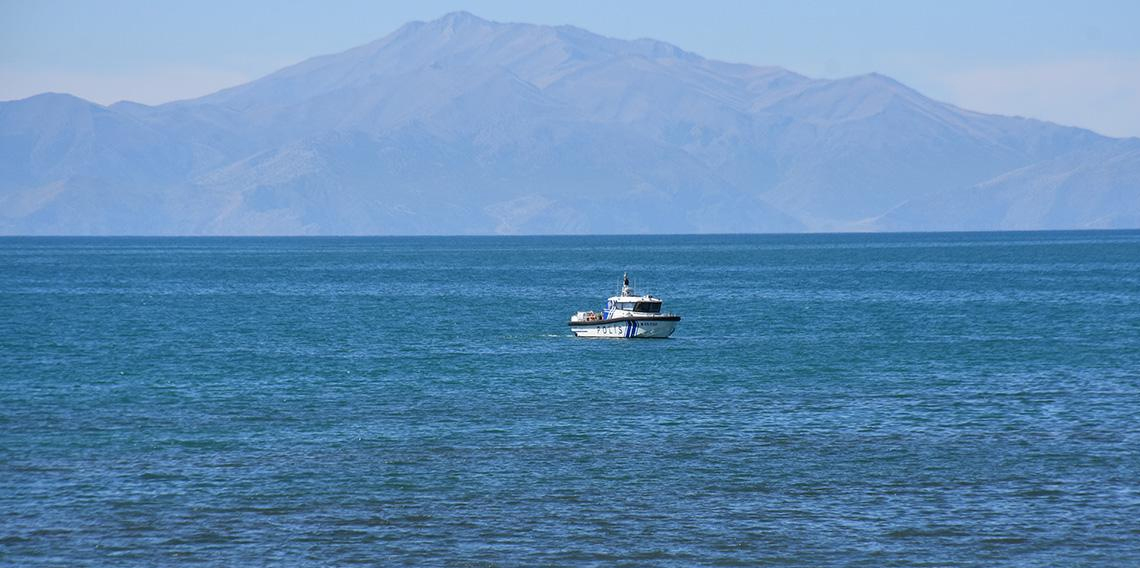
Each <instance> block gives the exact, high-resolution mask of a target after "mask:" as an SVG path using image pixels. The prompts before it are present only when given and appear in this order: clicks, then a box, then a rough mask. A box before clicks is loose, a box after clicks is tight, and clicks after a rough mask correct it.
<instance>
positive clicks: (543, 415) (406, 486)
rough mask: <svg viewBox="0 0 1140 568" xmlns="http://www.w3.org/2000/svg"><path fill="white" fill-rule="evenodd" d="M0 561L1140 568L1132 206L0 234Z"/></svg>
mask: <svg viewBox="0 0 1140 568" xmlns="http://www.w3.org/2000/svg"><path fill="white" fill-rule="evenodd" d="M624 271H628V272H629V273H630V276H631V277H632V278H633V280H634V284H635V285H636V286H637V289H638V291H639V292H651V293H654V294H656V295H658V296H661V297H662V298H664V299H665V306H666V308H667V309H669V310H672V311H675V312H677V313H679V314H681V315H682V317H683V321H682V322H681V324H680V327H679V328H678V331H677V333H676V334H675V335H674V337H673V338H671V339H668V340H640V341H639V340H590V339H575V338H573V337H572V336H571V335H570V333H569V330H568V328H567V326H566V320H567V318H568V316H569V315H570V314H571V313H572V312H573V311H576V310H580V309H592V308H598V307H600V306H601V304H602V302H603V301H604V299H605V297H606V296H609V295H611V294H612V293H614V292H615V291H616V288H617V286H618V283H619V279H620V277H621V274H622V272H624ZM0 563H2V564H7V565H19V566H38V565H59V566H78V565H114V566H165V565H171V564H183V563H186V564H189V563H206V564H212V565H229V566H241V565H251V564H252V565H263V564H272V565H283V566H298V565H305V566H308V565H330V564H337V565H339V564H350V563H364V564H371V565H454V566H643V565H649V566H757V565H800V566H868V567H885V566H949V565H954V566H979V567H981V566H986V567H991V566H1019V567H1020V566H1138V565H1140V232H1135V231H1133V232H1088V233H1084V232H1075V233H980V234H927V235H796V236H678V237H672V236H670V237H565V238H561V237H542V238H537V237H536V238H524V237H516V238H361V239H352V238H344V239H340V238H327V239H324V238H314V239H149V238H106V239H102V238H92V239H62V238H61V239H32V238H27V239H25V238H10V239H0Z"/></svg>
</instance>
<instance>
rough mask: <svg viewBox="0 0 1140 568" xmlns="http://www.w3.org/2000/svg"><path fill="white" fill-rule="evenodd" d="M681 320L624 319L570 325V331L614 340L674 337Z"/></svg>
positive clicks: (580, 335)
mask: <svg viewBox="0 0 1140 568" xmlns="http://www.w3.org/2000/svg"><path fill="white" fill-rule="evenodd" d="M679 321H680V318H677V319H672V318H670V319H666V318H649V319H633V318H622V319H619V320H616V321H612V322H606V321H602V322H594V323H575V322H571V323H570V330H571V331H573V332H574V335H575V336H577V337H608V338H613V339H634V338H638V339H641V338H646V339H649V338H657V339H664V338H666V337H669V336H670V335H673V331H674V330H675V329H677V323H678V322H679Z"/></svg>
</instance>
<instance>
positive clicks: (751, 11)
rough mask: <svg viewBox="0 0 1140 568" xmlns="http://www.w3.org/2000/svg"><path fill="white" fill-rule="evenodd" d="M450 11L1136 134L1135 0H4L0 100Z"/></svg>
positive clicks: (136, 90) (167, 93)
mask: <svg viewBox="0 0 1140 568" xmlns="http://www.w3.org/2000/svg"><path fill="white" fill-rule="evenodd" d="M454 10H467V11H470V12H472V13H474V14H476V15H478V16H480V17H483V18H487V19H492V20H499V21H517V22H531V23H539V24H572V25H576V26H579V27H583V28H586V29H589V30H591V31H594V32H597V33H601V34H604V35H609V36H614V37H619V38H627V39H632V38H639V37H651V38H655V39H660V40H664V41H668V42H670V43H673V44H676V45H678V46H680V47H682V48H684V49H686V50H689V51H694V52H697V53H699V54H701V55H704V56H706V57H711V58H715V59H723V60H728V61H736V62H744V63H752V64H758V65H780V66H783V67H786V68H788V69H791V70H793V71H797V72H799V73H803V74H805V75H809V76H813V77H829V78H830V77H842V76H846V75H855V74H860V73H868V72H872V71H877V72H879V73H883V74H885V75H889V76H892V77H894V78H896V79H898V80H900V81H902V82H904V83H907V84H909V85H911V86H913V87H915V88H917V89H918V90H920V91H922V92H924V93H925V94H927V95H929V96H931V97H934V98H936V99H939V100H943V101H947V102H950V103H954V104H956V105H959V106H962V107H965V108H970V109H974V110H981V111H987V112H996V113H1002V114H1017V115H1023V116H1031V117H1035V118H1042V119H1046V120H1051V121H1054V122H1058V123H1061V124H1069V125H1075V126H1083V127H1086V128H1091V129H1093V130H1097V131H1099V132H1102V133H1105V134H1111V135H1116V136H1140V32H1138V31H1137V29H1138V28H1140V1H1137V0H1131V1H1084V2H1049V1H1047V0H1044V1H1041V0H1038V1H1032V2H1030V1H1014V0H998V1H994V0H990V1H962V0H959V1H954V2H950V1H945V0H943V1H939V2H927V1H919V0H909V1H884V0H876V1H865V0H864V1H857V0H849V1H844V2H837V1H830V2H825V1H815V2H812V1H790V0H789V1H785V2H764V1H755V0H754V1H713V0H704V1H702V2H691V1H690V2H666V1H626V2H613V1H593V0H575V1H572V2H563V3H558V4H554V3H548V2H536V1H534V0H529V1H507V0H502V1H480V2H453V1H445V0H426V1H419V2H408V3H403V4H395V3H387V2H377V1H349V2H335V1H330V2H282V1H280V0H277V1H268V0H247V1H233V0H230V1H215V0H195V1H193V2H185V1H182V2H174V1H170V2H161V1H132V0H100V1H97V2H91V1H85V2H84V1H58V0H39V1H31V0H27V1H23V0H0V100H7V99H15V98H23V97H26V96H30V95H33V94H36V93H40V92H44V91H59V92H69V93H72V94H75V95H78V96H81V97H84V98H87V99H90V100H93V101H96V102H99V103H105V104H106V103H111V102H115V101H117V100H122V99H128V100H134V101H140V102H144V103H150V104H154V103H161V102H166V101H170V100H176V99H180V98H188V97H194V96H198V95H202V94H206V93H209V92H212V91H215V90H217V89H219V88H222V87H227V86H231V85H234V84H238V83H241V82H244V81H247V80H250V79H253V78H256V77H258V76H261V75H264V74H266V73H269V72H271V71H273V70H275V69H278V68H280V67H282V66H284V65H288V64H290V63H295V62H297V61H300V60H302V59H305V58H308V57H311V56H314V55H320V54H324V53H332V52H337V51H342V50H344V49H347V48H350V47H353V46H356V45H359V44H362V43H366V42H368V41H371V40H374V39H377V38H379V37H382V36H384V35H386V34H388V33H390V32H392V31H393V30H395V29H396V28H398V27H399V26H400V25H402V24H403V23H405V22H407V21H410V20H430V19H434V18H437V17H439V16H441V15H443V14H445V13H447V12H450V11H454Z"/></svg>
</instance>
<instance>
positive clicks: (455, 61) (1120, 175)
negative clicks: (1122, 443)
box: [0, 13, 1140, 234]
mask: <svg viewBox="0 0 1140 568" xmlns="http://www.w3.org/2000/svg"><path fill="white" fill-rule="evenodd" d="M0 148H2V152H0V168H2V171H3V175H0V233H6V234H431V233H448V234H464V233H495V232H500V233H635V232H636V233H641V232H668V233H688V232H769V231H780V232H783V231H803V230H811V231H830V230H932V229H1032V228H1083V227H1096V228H1111V227H1116V228H1121V227H1140V140H1137V139H1123V140H1122V139H1111V138H1106V137H1103V136H1099V135H1097V134H1095V133H1093V132H1089V131H1087V130H1082V129H1077V128H1067V127H1061V126H1057V125H1054V124H1050V123H1045V122H1040V121H1035V120H1026V119H1021V118H1010V117H1003V116H993V115H985V114H979V113H975V112H970V111H966V110H962V109H959V108H956V107H953V106H950V105H947V104H943V103H939V102H936V101H933V100H930V99H928V98H926V97H924V96H922V95H921V94H919V93H917V92H915V91H914V90H912V89H910V88H908V87H906V86H904V85H902V84H899V83H898V82H896V81H893V80H891V79H890V78H887V77H884V76H881V75H875V74H872V75H864V76H858V77H850V78H846V79H839V80H833V81H832V80H817V79H810V78H807V77H803V76H801V75H797V74H795V73H792V72H790V71H787V70H784V69H781V68H779V67H752V66H748V65H738V64H729V63H723V62H719V61H711V60H707V59H704V58H702V57H700V56H698V55H695V54H693V53H689V52H685V51H682V50H681V49H679V48H677V47H674V46H672V45H669V44H665V43H661V42H657V41H651V40H636V41H623V40H616V39H612V38H606V37H602V36H598V35H594V34H592V33H589V32H587V31H584V30H581V29H578V28H573V27H565V26H563V27H548V26H536V25H527V24H504V23H496V22H488V21H485V20H481V19H479V18H477V17H475V16H472V15H470V14H467V13H454V14H449V15H447V16H445V17H443V18H441V19H438V20H435V21H432V22H427V23H423V22H413V23H410V24H407V25H405V26H403V27H402V28H400V29H399V30H397V31H395V32H393V33H392V34H390V35H388V36H387V37H384V38H382V39H380V40H378V41H375V42H373V43H370V44H367V45H363V46H361V47H358V48H355V49H351V50H349V51H346V52H343V53H339V54H334V55H326V56H321V57H316V58H313V59H310V60H308V61H304V62H302V63H299V64H297V65H294V66H292V67H288V68H285V69H282V70H280V71H278V72H276V73H273V74H271V75H268V76H266V77H263V78H261V79H258V80H256V81H253V82H250V83H248V84H245V85H241V86H238V87H234V88H231V89H226V90H223V91H220V92H217V93H214V94H212V95H209V96H206V97H202V98H200V99H195V100H188V101H180V102H175V103H170V104H165V105H160V106H156V107H148V106H145V105H140V104H136V103H129V102H124V103H118V104H115V105H112V106H110V107H103V106H100V105H96V104H93V103H89V102H87V101H84V100H82V99H78V98H75V97H72V96H68V95H57V94H44V95H39V96H35V97H31V98H28V99H24V100H20V101H12V102H5V103H0Z"/></svg>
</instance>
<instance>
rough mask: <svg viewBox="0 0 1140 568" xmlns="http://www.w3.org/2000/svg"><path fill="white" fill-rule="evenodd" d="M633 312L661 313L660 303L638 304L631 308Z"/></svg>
mask: <svg viewBox="0 0 1140 568" xmlns="http://www.w3.org/2000/svg"><path fill="white" fill-rule="evenodd" d="M633 311H635V312H648V313H651V314H656V313H659V312H660V311H661V302H638V303H637V305H635V306H634V307H633Z"/></svg>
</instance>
